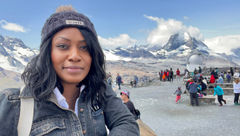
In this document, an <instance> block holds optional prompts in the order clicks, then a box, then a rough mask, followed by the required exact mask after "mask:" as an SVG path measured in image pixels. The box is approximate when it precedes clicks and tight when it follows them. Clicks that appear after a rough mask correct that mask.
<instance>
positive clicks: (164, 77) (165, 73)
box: [158, 68, 181, 82]
mask: <svg viewBox="0 0 240 136" xmlns="http://www.w3.org/2000/svg"><path fill="white" fill-rule="evenodd" d="M158 75H159V79H160V81H170V82H173V78H174V72H173V70H172V68H170V69H166V70H161V71H160V72H159V73H158ZM180 77H181V74H180V70H179V68H177V70H176V79H177V80H180Z"/></svg>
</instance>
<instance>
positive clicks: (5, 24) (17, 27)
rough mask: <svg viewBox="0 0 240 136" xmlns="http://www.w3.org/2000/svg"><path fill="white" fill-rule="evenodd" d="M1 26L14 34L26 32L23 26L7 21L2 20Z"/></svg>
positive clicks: (0, 21)
mask: <svg viewBox="0 0 240 136" xmlns="http://www.w3.org/2000/svg"><path fill="white" fill-rule="evenodd" d="M0 25H1V27H2V28H3V29H5V30H8V31H14V32H26V30H25V29H24V27H23V26H21V25H18V24H15V23H10V22H7V21H6V20H0Z"/></svg>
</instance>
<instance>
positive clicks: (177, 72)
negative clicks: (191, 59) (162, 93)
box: [176, 68, 181, 81]
mask: <svg viewBox="0 0 240 136" xmlns="http://www.w3.org/2000/svg"><path fill="white" fill-rule="evenodd" d="M180 77H181V76H180V70H179V68H177V71H176V78H177V80H178V81H179V80H180Z"/></svg>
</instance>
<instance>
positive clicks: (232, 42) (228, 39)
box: [204, 35, 240, 55]
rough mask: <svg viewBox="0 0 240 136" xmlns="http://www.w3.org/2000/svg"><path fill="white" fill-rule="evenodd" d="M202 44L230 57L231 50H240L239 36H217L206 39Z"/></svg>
mask: <svg viewBox="0 0 240 136" xmlns="http://www.w3.org/2000/svg"><path fill="white" fill-rule="evenodd" d="M204 43H205V44H206V45H208V48H210V49H212V50H214V51H215V52H217V53H226V54H227V55H230V54H232V51H231V50H232V49H236V48H240V35H227V36H217V37H214V38H209V39H206V40H205V41H204Z"/></svg>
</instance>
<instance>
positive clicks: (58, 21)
mask: <svg viewBox="0 0 240 136" xmlns="http://www.w3.org/2000/svg"><path fill="white" fill-rule="evenodd" d="M71 26H72V27H81V28H86V29H87V30H89V31H90V32H92V33H93V34H94V35H95V36H96V37H97V33H96V31H95V29H94V26H93V24H92V22H91V21H90V20H89V19H88V17H86V16H85V15H83V14H80V13H77V12H76V11H62V12H58V13H54V14H52V15H51V16H50V17H49V18H48V19H47V21H46V22H45V24H44V26H43V28H42V34H41V36H42V40H41V42H42V43H43V42H45V41H46V40H47V39H48V38H49V37H50V36H51V35H52V34H54V33H56V32H58V31H59V30H61V29H63V28H64V27H71Z"/></svg>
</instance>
